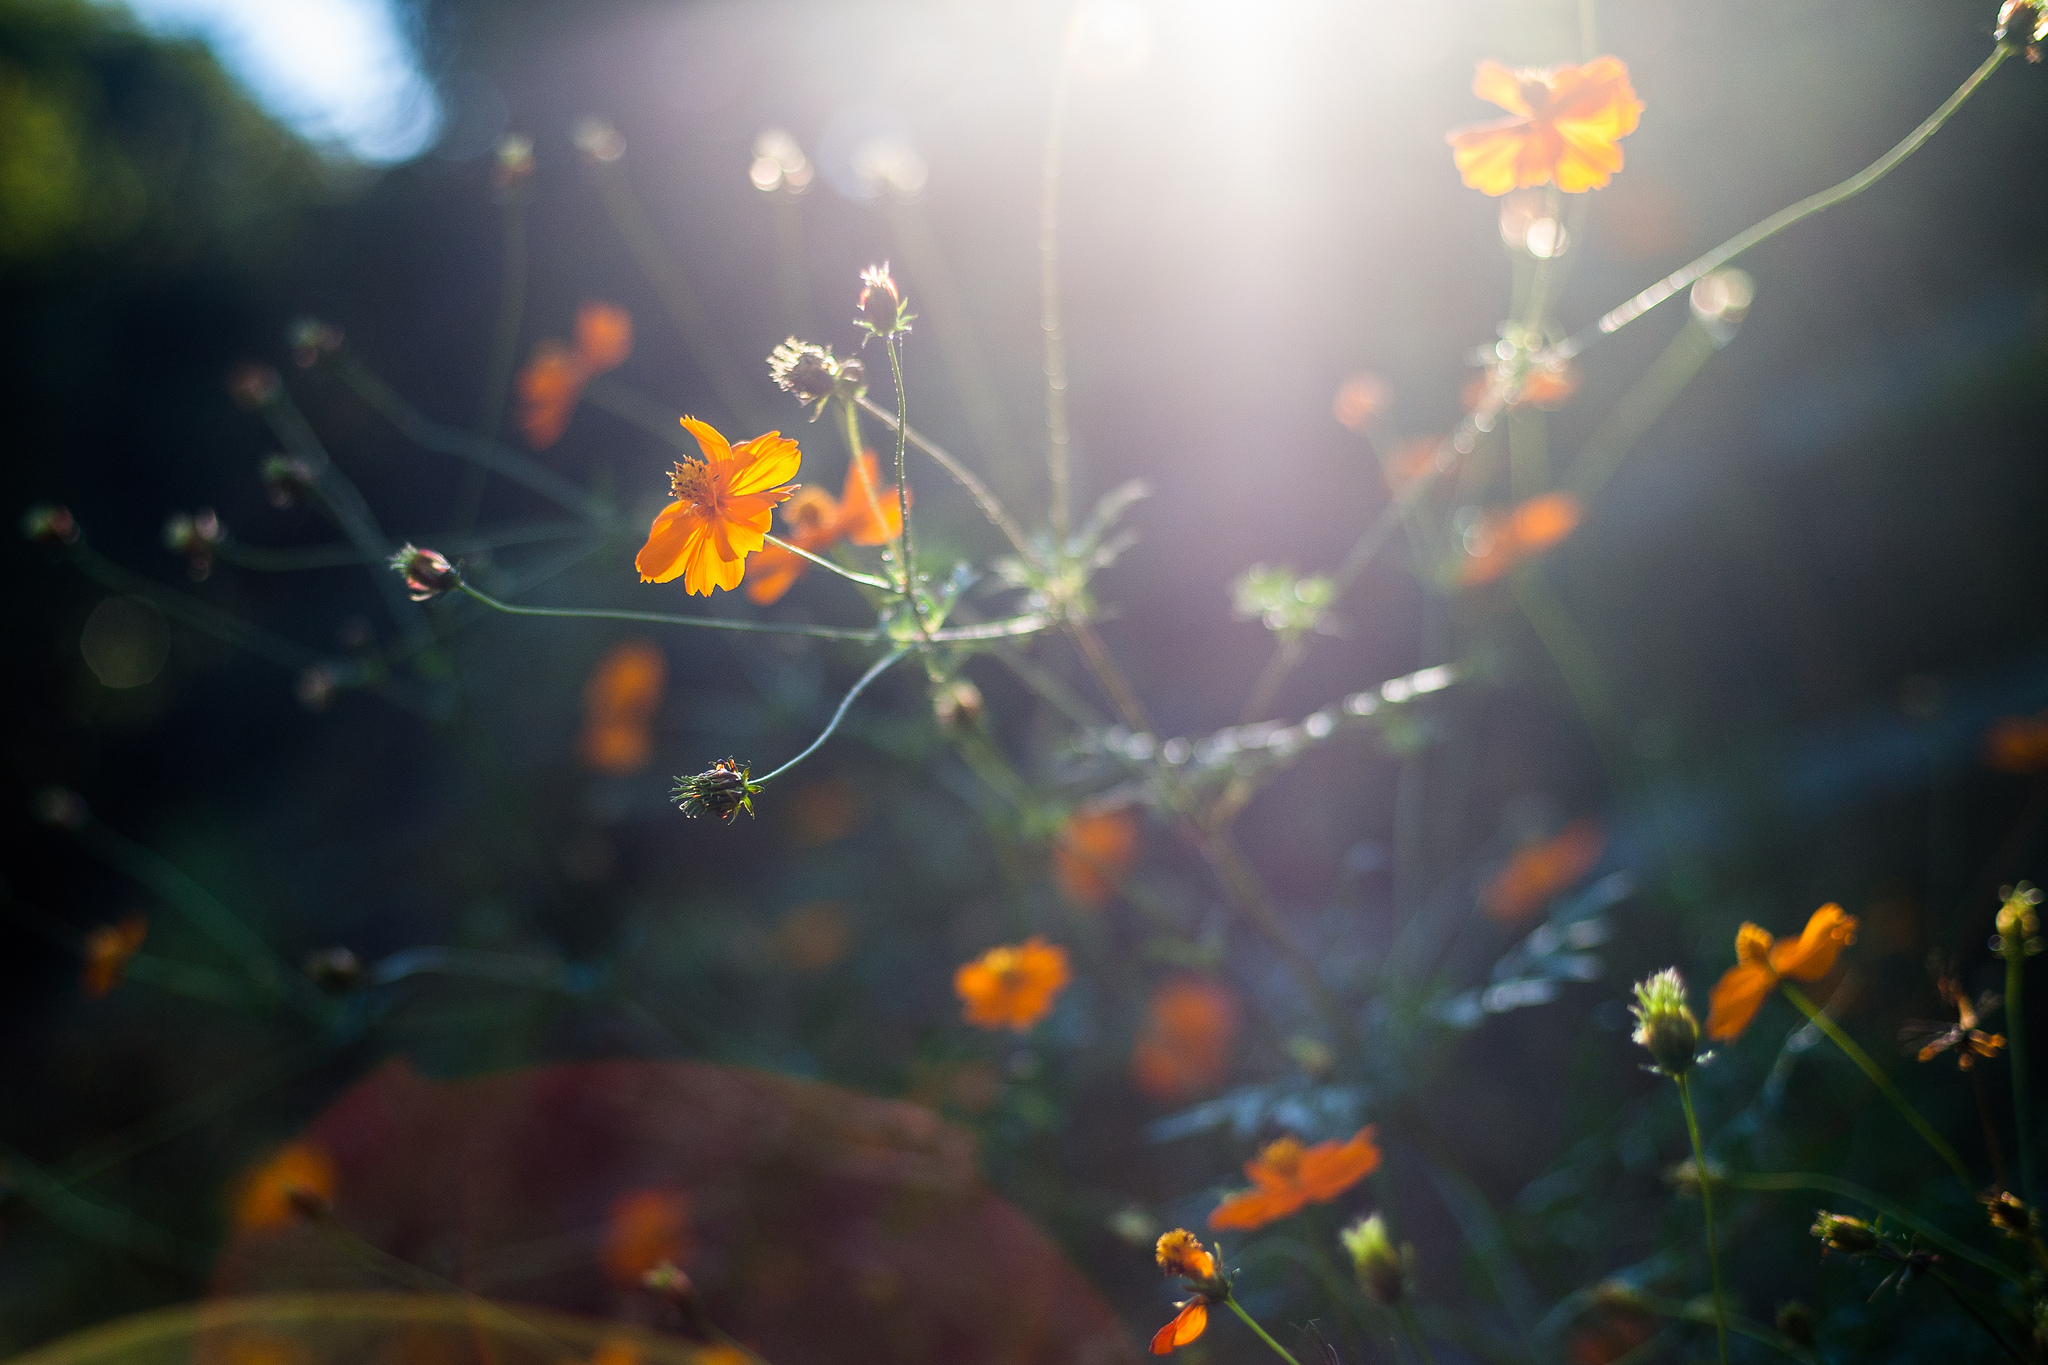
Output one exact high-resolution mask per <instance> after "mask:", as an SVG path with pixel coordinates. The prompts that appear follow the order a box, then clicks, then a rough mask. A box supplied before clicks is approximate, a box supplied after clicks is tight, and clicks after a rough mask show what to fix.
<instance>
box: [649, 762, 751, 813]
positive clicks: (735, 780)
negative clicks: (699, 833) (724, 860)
mask: <svg viewBox="0 0 2048 1365" xmlns="http://www.w3.org/2000/svg"><path fill="white" fill-rule="evenodd" d="M751 772H752V770H751V769H750V768H749V767H748V765H746V764H744V763H741V762H739V761H738V760H737V759H731V758H722V759H720V760H719V761H718V762H716V763H714V764H712V765H711V766H710V767H709V768H707V769H705V770H704V771H703V772H701V773H696V774H694V775H692V776H689V777H679V778H677V779H676V787H675V791H674V792H673V793H671V797H670V799H672V800H673V801H674V802H675V803H676V808H677V809H678V810H680V811H682V813H683V814H684V815H686V816H688V817H689V818H690V819H692V820H694V819H696V818H697V817H698V816H700V815H715V816H717V817H718V818H719V819H721V820H724V821H726V822H728V823H730V822H731V821H733V820H734V819H736V818H737V817H738V816H739V813H740V812H741V811H745V812H746V813H747V814H748V815H750V816H751V815H752V814H753V813H754V793H755V792H757V791H759V790H760V787H759V786H757V785H756V784H755V783H754V782H752V781H751V780H750V777H751Z"/></svg>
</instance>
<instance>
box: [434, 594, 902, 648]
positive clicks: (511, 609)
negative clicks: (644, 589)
mask: <svg viewBox="0 0 2048 1365" xmlns="http://www.w3.org/2000/svg"><path fill="white" fill-rule="evenodd" d="M462 591H464V592H466V593H468V594H469V595H470V596H471V597H474V598H475V599H476V600H477V601H479V602H481V603H483V604H484V605H485V606H487V607H492V608H495V609H496V610H498V611H502V612H506V613H508V614H510V615H513V616H565V617H570V618H574V619H581V620H589V621H646V622H649V623H651V624H654V625H661V626H702V627H704V628H705V629H706V630H738V631H746V632H749V633H752V634H756V635H807V636H810V637H811V638H812V639H817V640H862V641H869V642H872V641H873V640H875V639H876V637H877V636H878V635H879V634H880V632H878V631H875V630H852V629H848V628H845V627H841V626H787V625H778V624H776V623H773V622H768V621H729V620H726V619H724V618H723V617H718V616H674V615H670V614H669V613H667V612H660V611H613V610H610V609H609V608H605V607H521V606H515V605H514V604H512V603H510V602H500V601H499V600H498V599H497V598H495V597H493V596H491V595H490V594H489V593H487V592H484V591H482V590H481V589H479V588H476V587H473V586H471V585H470V584H469V583H466V582H465V583H464V584H462Z"/></svg>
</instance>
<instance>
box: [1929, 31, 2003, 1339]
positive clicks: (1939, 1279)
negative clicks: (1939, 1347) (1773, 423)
mask: <svg viewBox="0 0 2048 1365" xmlns="http://www.w3.org/2000/svg"><path fill="white" fill-rule="evenodd" d="M2003 50H2004V49H2002V48H2001V49H2000V51H2003ZM1927 1273H1928V1274H1929V1275H1932V1276H1933V1277H1934V1282H1935V1283H1936V1284H1938V1285H1940V1286H1941V1287H1942V1288H1943V1289H1946V1290H1947V1291H1948V1296H1949V1297H1950V1298H1952V1299H1954V1300H1955V1301H1956V1307H1958V1308H1960V1309H1962V1310H1963V1311H1964V1312H1965V1313H1968V1314H1969V1315H1970V1319H1971V1321H1973V1322H1975V1323H1976V1324H1977V1325H1978V1326H1979V1327H1982V1328H1983V1329H1984V1330H1985V1332H1986V1333H1987V1334H1989V1336H1990V1337H1991V1339H1992V1340H1993V1341H1995V1342H1997V1343H1998V1349H1999V1350H2001V1351H2003V1352H2005V1353H2006V1354H2007V1355H2009V1356H2011V1357H2012V1358H2013V1359H2014V1360H2016V1361H2018V1362H2019V1365H2027V1358H2026V1357H2025V1356H2023V1355H2021V1354H2020V1353H2019V1351H2018V1350H2016V1349H2015V1348H2014V1346H2013V1344H2012V1343H2011V1342H2009V1341H2007V1340H2006V1339H2005V1335H2004V1333H2002V1332H2000V1331H1999V1330H1998V1329H1997V1328H1996V1327H1993V1326H1992V1325H1991V1321H1990V1319H1988V1318H1986V1317H1985V1316H1984V1315H1983V1314H1982V1313H1980V1312H1978V1311H1977V1310H1976V1308H1975V1307H1974V1306H1973V1305H1972V1304H1971V1303H1970V1301H1969V1300H1968V1299H1966V1298H1964V1297H1963V1294H1962V1291H1961V1290H1960V1289H1958V1288H1957V1287H1956V1283H1955V1281H1954V1280H1951V1279H1950V1278H1949V1277H1948V1276H1946V1275H1944V1274H1942V1273H1941V1271H1939V1270H1937V1269H1935V1268H1934V1267H1933V1266H1929V1267H1928V1268H1927Z"/></svg>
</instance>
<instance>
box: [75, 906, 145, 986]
mask: <svg viewBox="0 0 2048 1365" xmlns="http://www.w3.org/2000/svg"><path fill="white" fill-rule="evenodd" d="M148 937H149V921H147V920H145V919H144V918H143V917H142V916H140V915H123V916H122V917H121V922H120V923H119V924H102V925H101V926H99V928H97V929H95V930H93V931H92V932H91V933H89V934H87V935H86V936H85V970H84V971H82V972H81V973H79V980H78V988H79V989H80V990H81V991H83V992H85V995H86V998H88V999H91V1000H97V999H99V998H100V997H101V996H103V995H105V994H107V992H109V991H111V990H113V989H114V987H116V986H118V985H120V984H121V977H122V976H123V975H124V974H125V973H126V972H127V970H128V959H129V958H131V957H134V956H135V954H136V951H137V950H138V949H140V948H141V947H142V941H143V940H144V939H146V938H148Z"/></svg>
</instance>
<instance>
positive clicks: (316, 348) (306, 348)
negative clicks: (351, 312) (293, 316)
mask: <svg viewBox="0 0 2048 1365" xmlns="http://www.w3.org/2000/svg"><path fill="white" fill-rule="evenodd" d="M287 340H289V341H290V342H291V347H292V362H293V363H294V364H296V365H297V366H298V367H299V368H300V369H302V370H310V369H312V368H313V367H314V366H315V365H317V364H319V363H320V357H322V356H324V355H328V354H330V353H332V352H334V351H338V350H340V349H341V329H340V328H339V327H336V326H335V325H334V324H333V323H331V322H322V321H320V319H318V318H300V319H298V320H297V321H296V322H294V323H292V325H291V330H290V331H289V332H288V333H287Z"/></svg>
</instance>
